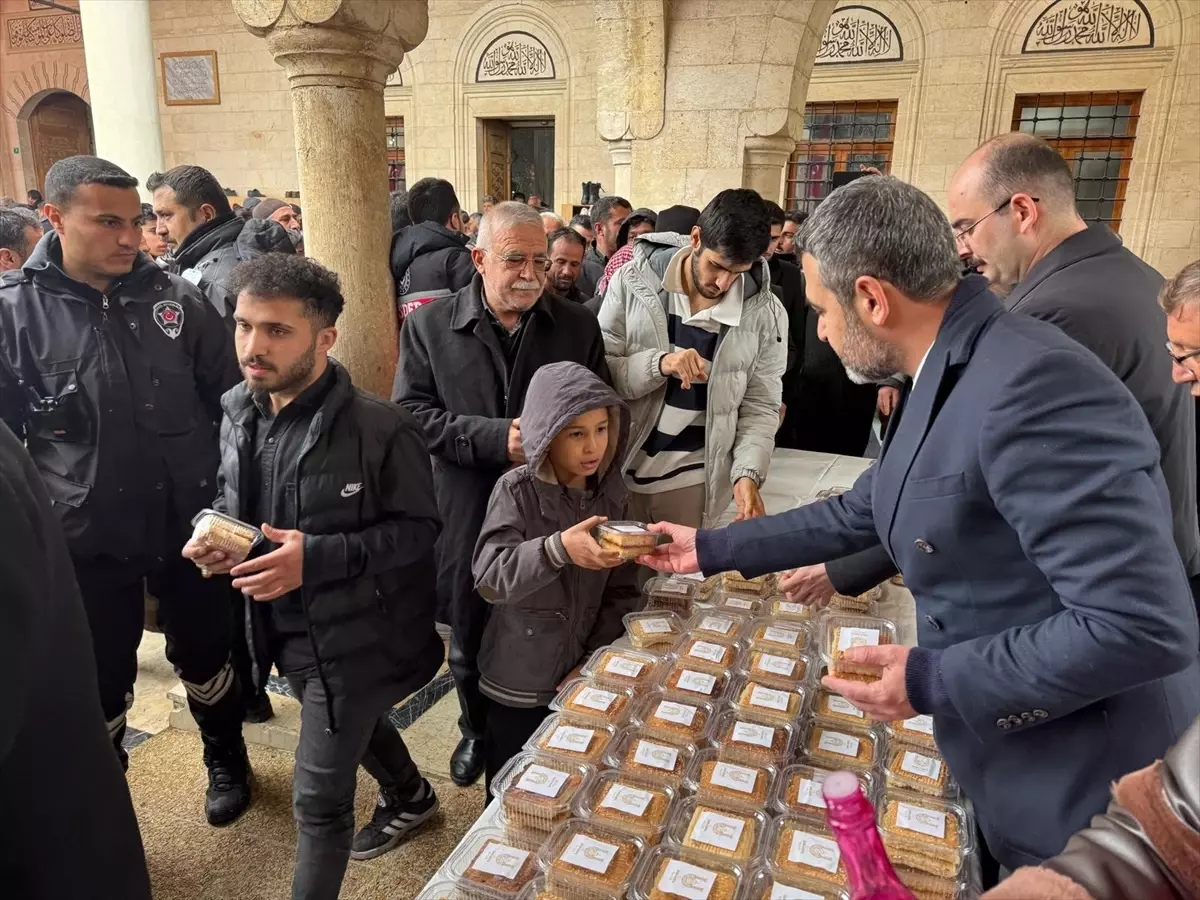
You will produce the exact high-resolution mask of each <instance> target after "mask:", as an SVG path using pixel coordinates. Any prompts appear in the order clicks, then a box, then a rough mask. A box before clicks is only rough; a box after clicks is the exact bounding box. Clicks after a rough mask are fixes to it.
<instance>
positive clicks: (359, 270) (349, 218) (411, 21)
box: [233, 0, 429, 397]
mask: <svg viewBox="0 0 1200 900" xmlns="http://www.w3.org/2000/svg"><path fill="white" fill-rule="evenodd" d="M233 8H234V10H235V11H236V12H237V14H238V16H239V17H240V18H241V20H242V22H243V23H245V25H246V27H247V29H248V30H249V31H250V32H251V33H252V34H255V35H258V36H259V37H262V38H265V39H266V42H267V47H268V49H269V50H270V51H271V54H272V55H273V56H274V58H275V62H276V63H278V64H279V65H280V66H282V67H283V69H284V71H285V72H287V76H288V81H289V82H290V84H291V94H292V115H293V117H294V120H295V126H296V162H297V165H298V168H299V173H300V203H301V204H302V205H303V206H304V247H305V251H306V252H307V254H308V255H309V256H312V257H313V258H315V259H317V260H318V261H319V262H321V263H322V264H323V265H325V266H328V267H329V268H330V269H333V270H334V271H335V272H337V273H338V275H339V276H340V278H341V282H342V293H343V294H344V295H345V297H346V311H345V312H344V313H343V314H342V318H341V320H340V322H339V323H338V324H339V328H338V331H339V337H338V342H337V346H335V347H334V351H333V355H334V356H336V357H337V359H338V360H339V361H340V362H342V363H343V364H344V365H345V366H346V367H347V368H348V369H349V370H350V373H351V375H352V376H353V378H354V381H355V383H356V384H357V385H358V386H359V387H361V388H363V389H365V390H368V391H373V392H374V393H376V394H379V395H380V396H383V397H387V396H390V394H391V389H392V378H393V376H394V375H395V370H396V303H395V289H394V287H393V285H392V277H391V272H390V270H389V268H388V249H389V246H390V242H391V219H390V215H389V213H388V190H387V148H386V147H385V144H384V116H383V87H384V84H385V82H386V81H387V78H388V76H389V75H390V74H391V73H392V72H394V71H396V67H397V66H398V65H400V60H401V59H402V58H403V57H404V53H405V52H406V51H408V50H411V49H413V48H414V47H416V46H417V44H419V43H420V42H421V41H422V40H424V38H425V32H426V31H427V30H428V27H429V8H428V3H427V0H233Z"/></svg>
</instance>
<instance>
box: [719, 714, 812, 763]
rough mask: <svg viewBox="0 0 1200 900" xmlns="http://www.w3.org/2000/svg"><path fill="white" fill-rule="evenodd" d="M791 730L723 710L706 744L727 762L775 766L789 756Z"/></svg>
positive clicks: (781, 724)
mask: <svg viewBox="0 0 1200 900" xmlns="http://www.w3.org/2000/svg"><path fill="white" fill-rule="evenodd" d="M795 738H796V730H795V727H794V726H792V725H790V724H785V723H780V722H772V721H770V720H767V719H763V718H761V717H758V716H749V715H746V714H745V713H740V712H738V711H737V710H735V709H727V710H726V711H725V712H723V713H720V714H719V715H718V716H717V721H716V723H715V724H714V725H713V731H712V735H711V737H710V740H711V741H712V744H713V746H714V747H716V748H717V750H718V751H720V753H721V756H722V757H725V758H727V759H735V760H738V759H740V760H744V761H746V762H750V763H755V764H758V765H773V766H779V765H781V764H782V763H784V762H786V761H787V760H788V758H789V757H790V756H791V755H792V749H793V747H794V742H795Z"/></svg>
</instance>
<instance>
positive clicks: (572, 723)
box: [524, 713, 617, 765]
mask: <svg viewBox="0 0 1200 900" xmlns="http://www.w3.org/2000/svg"><path fill="white" fill-rule="evenodd" d="M616 734H617V729H616V728H615V727H613V726H612V725H600V724H598V723H596V722H589V721H587V720H586V719H576V718H573V717H570V716H564V715H563V714H562V713H555V714H554V715H552V716H549V717H547V719H546V721H545V722H543V723H542V725H541V727H540V728H538V730H537V731H535V732H534V733H533V737H531V738H530V739H529V740H528V741H526V742H525V747H524V749H526V750H532V751H534V752H535V753H546V754H550V755H551V756H560V757H562V758H564V759H569V760H572V761H574V762H580V763H588V764H590V765H595V764H597V763H599V762H600V760H601V758H603V756H604V752H605V751H606V750H607V749H608V746H609V744H610V743H611V742H612V740H613V738H614V737H616Z"/></svg>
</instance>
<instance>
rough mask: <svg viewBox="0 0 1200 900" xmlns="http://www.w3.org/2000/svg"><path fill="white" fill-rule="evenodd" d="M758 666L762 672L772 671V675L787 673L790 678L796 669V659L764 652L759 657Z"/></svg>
mask: <svg viewBox="0 0 1200 900" xmlns="http://www.w3.org/2000/svg"><path fill="white" fill-rule="evenodd" d="M756 668H757V669H758V670H759V671H762V672H770V673H771V674H772V675H785V676H787V677H789V678H790V677H791V675H792V673H793V672H795V671H796V661H795V660H794V659H788V658H787V657H786V656H772V655H771V654H770V653H764V654H763V655H762V656H760V657H759V658H758V665H757V666H756Z"/></svg>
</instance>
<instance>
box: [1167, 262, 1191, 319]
mask: <svg viewBox="0 0 1200 900" xmlns="http://www.w3.org/2000/svg"><path fill="white" fill-rule="evenodd" d="M1158 302H1159V303H1161V304H1162V308H1163V311H1164V312H1166V314H1167V315H1168V316H1173V315H1175V314H1176V313H1177V312H1178V313H1182V311H1183V308H1184V307H1185V306H1200V259H1198V260H1196V261H1195V262H1190V263H1188V264H1187V265H1186V266H1184V267H1183V268H1182V269H1180V270H1179V274H1177V275H1176V276H1175V277H1174V278H1172V279H1171V280H1170V281H1168V282H1167V283H1166V284H1164V285H1163V289H1162V291H1161V292H1160V293H1159V295H1158Z"/></svg>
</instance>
